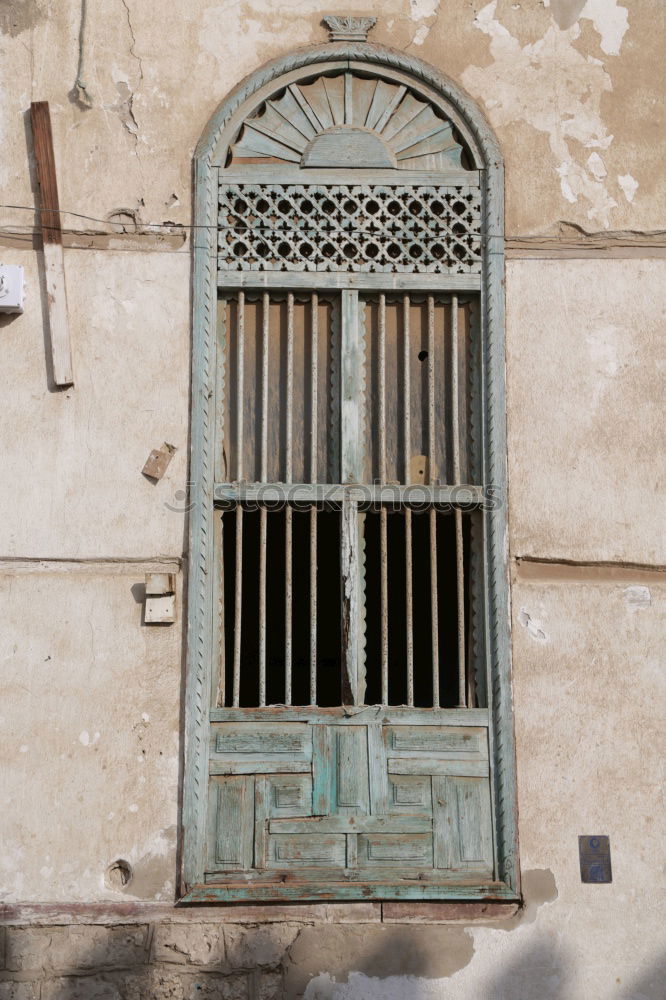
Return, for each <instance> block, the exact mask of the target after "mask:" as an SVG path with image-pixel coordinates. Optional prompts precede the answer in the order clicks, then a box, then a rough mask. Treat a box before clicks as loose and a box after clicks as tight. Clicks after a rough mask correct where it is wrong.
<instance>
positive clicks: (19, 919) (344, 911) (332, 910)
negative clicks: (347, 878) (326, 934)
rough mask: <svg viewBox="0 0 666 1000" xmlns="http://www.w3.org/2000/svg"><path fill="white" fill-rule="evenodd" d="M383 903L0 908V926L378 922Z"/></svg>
mask: <svg viewBox="0 0 666 1000" xmlns="http://www.w3.org/2000/svg"><path fill="white" fill-rule="evenodd" d="M381 914H382V911H381V903H363V902H362V903H315V904H298V903H294V904H283V903H279V904H270V903H266V904H264V905H249V906H246V905H223V904H221V905H219V906H175V905H169V904H165V903H17V904H16V905H11V904H9V905H7V904H6V905H4V906H0V926H2V925H4V926H7V927H10V926H14V927H31V926H39V927H49V926H51V927H53V926H71V925H85V926H96V925H114V924H138V923H187V924H192V923H194V924H205V923H210V924H218V923H226V924H262V923H282V922H286V923H303V924H312V923H379V922H380V921H381V919H382V915H381Z"/></svg>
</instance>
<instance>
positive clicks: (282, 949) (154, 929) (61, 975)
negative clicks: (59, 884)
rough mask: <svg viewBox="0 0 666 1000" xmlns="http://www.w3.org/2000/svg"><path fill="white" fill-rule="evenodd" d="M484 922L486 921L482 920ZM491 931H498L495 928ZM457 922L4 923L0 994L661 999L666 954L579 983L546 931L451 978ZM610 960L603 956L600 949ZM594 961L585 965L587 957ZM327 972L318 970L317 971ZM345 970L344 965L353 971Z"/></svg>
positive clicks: (274, 999)
mask: <svg viewBox="0 0 666 1000" xmlns="http://www.w3.org/2000/svg"><path fill="white" fill-rule="evenodd" d="M486 926H487V925H486ZM498 929H499V928H498ZM1 944H2V942H1V939H0V956H1V955H2V947H1ZM473 954H474V943H473V939H472V935H471V934H470V933H469V931H468V930H466V929H465V928H464V927H462V926H457V925H454V924H447V925H415V924H411V925H404V924H403V925H398V924H395V925H387V924H373V923H370V924H346V925H344V924H325V923H323V924H316V925H306V926H303V925H301V926H297V925H295V924H287V923H274V924H265V925H261V926H254V927H253V926H241V925H233V924H213V923H194V922H189V921H188V922H184V923H178V924H176V923H173V924H169V923H163V924H160V925H153V926H150V925H146V924H144V925H128V926H117V927H106V926H90V925H85V926H83V925H81V926H71V927H39V928H38V927H25V928H20V927H17V928H8V929H7V939H6V947H5V970H4V971H0V997H1V998H2V1000H463V998H465V1000H466V998H468V997H469V998H472V997H473V1000H663V997H664V982H666V956H662V957H661V958H660V959H658V960H657V961H655V962H654V963H653V964H652V965H650V966H649V967H647V968H644V969H641V970H636V976H635V978H634V979H633V980H632V981H629V982H620V980H619V978H618V979H617V980H616V981H615V984H614V986H613V988H612V989H611V990H610V991H607V990H606V989H604V990H603V991H602V990H601V989H599V990H598V991H597V990H595V988H594V984H593V983H592V984H590V983H589V982H587V983H586V982H583V981H582V979H581V976H580V972H581V971H582V970H581V969H580V962H579V963H578V965H579V968H578V969H576V963H575V962H574V961H572V959H571V958H570V956H569V955H568V954H567V953H566V951H564V950H563V949H562V948H561V947H559V946H558V942H557V939H556V938H555V937H554V936H553V937H552V938H550V937H548V938H546V937H545V936H541V937H540V939H539V940H538V941H537V942H535V944H534V946H532V947H521V948H520V950H519V951H518V952H517V953H516V954H515V955H514V956H513V957H512V959H511V960H510V961H509V962H508V963H507V964H506V965H503V967H502V968H501V969H498V970H497V972H496V973H495V974H491V975H490V976H486V977H484V978H483V979H479V981H478V983H472V982H471V981H470V978H469V975H466V976H465V980H466V981H465V984H463V982H462V981H461V979H460V978H459V977H458V976H456V975H455V973H456V972H458V971H460V970H461V969H463V968H464V967H465V966H467V965H468V964H469V963H470V961H471V960H472V957H473ZM607 958H608V961H609V962H612V955H611V956H607ZM597 960H598V959H596V960H595V961H597ZM323 970H326V971H323ZM350 970H354V971H353V972H352V971H350Z"/></svg>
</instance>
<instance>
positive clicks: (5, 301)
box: [0, 264, 23, 313]
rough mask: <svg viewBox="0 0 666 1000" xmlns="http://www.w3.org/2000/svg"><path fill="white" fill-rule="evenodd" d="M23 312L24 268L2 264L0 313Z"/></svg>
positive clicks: (0, 270)
mask: <svg viewBox="0 0 666 1000" xmlns="http://www.w3.org/2000/svg"><path fill="white" fill-rule="evenodd" d="M22 312H23V268H22V267H19V266H18V265H17V264H0V313H22Z"/></svg>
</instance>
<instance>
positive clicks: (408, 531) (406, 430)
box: [402, 295, 414, 705]
mask: <svg viewBox="0 0 666 1000" xmlns="http://www.w3.org/2000/svg"><path fill="white" fill-rule="evenodd" d="M409 307H410V300H409V295H403V298H402V314H403V315H402V336H403V355H402V395H403V441H404V449H405V453H404V483H405V485H406V486H408V485H409V483H410V479H411V461H410V459H411V450H412V430H411V405H412V404H411V395H410V378H411V375H410V364H409V362H410V350H411V337H410V330H409ZM404 517H405V617H406V623H407V629H406V639H407V704H408V705H413V704H414V617H413V593H412V512H411V510H410V509H409V507H405V513H404Z"/></svg>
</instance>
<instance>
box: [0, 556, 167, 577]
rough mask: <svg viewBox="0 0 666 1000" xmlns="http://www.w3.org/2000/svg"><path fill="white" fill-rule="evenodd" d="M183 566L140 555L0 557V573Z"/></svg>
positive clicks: (117, 570)
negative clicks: (83, 557)
mask: <svg viewBox="0 0 666 1000" xmlns="http://www.w3.org/2000/svg"><path fill="white" fill-rule="evenodd" d="M182 565H183V557H181V556H141V557H136V558H134V557H129V556H128V557H122V556H119V557H104V556H101V557H99V558H94V557H92V558H85V559H58V558H56V559H52V558H47V559H42V558H40V557H34V558H30V557H29V558H23V557H11V556H9V557H0V573H17V572H27V573H54V572H63V571H68V570H71V571H76V570H78V571H85V570H89V571H90V570H92V571H95V570H103V571H104V572H106V573H109V572H110V573H122V572H124V571H127V570H133V571H137V570H142V569H145V570H146V571H149V572H150V571H154V570H156V569H161V568H168V569H169V570H174V569H176V570H180V569H181V567H182Z"/></svg>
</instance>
